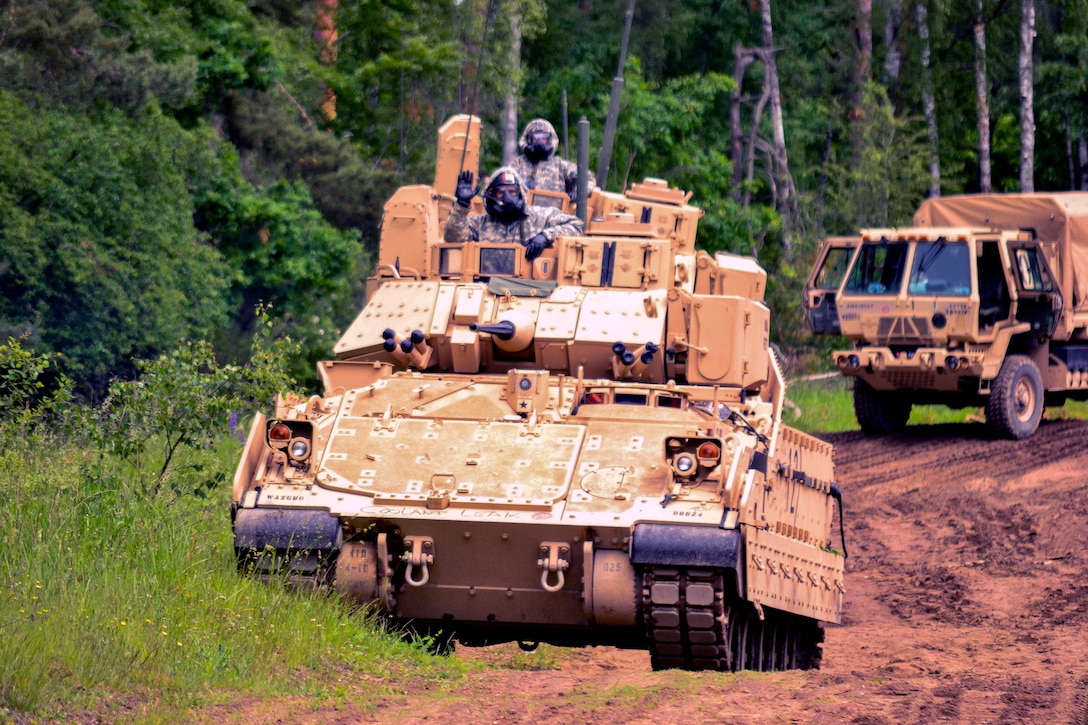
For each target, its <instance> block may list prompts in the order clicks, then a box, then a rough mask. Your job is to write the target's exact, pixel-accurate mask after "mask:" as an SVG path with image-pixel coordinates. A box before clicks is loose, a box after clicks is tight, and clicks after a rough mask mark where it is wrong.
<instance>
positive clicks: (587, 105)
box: [0, 0, 1088, 402]
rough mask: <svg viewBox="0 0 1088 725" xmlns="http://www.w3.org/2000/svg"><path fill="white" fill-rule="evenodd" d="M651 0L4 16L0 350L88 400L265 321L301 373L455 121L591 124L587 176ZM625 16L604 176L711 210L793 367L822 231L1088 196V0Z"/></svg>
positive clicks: (252, 6)
mask: <svg viewBox="0 0 1088 725" xmlns="http://www.w3.org/2000/svg"><path fill="white" fill-rule="evenodd" d="M631 5H632V3H630V2H629V0H603V1H602V0H580V1H578V2H570V1H564V2H558V1H557V2H550V3H548V2H544V1H543V0H356V1H348V0H340V2H337V0H317V1H316V2H288V1H287V0H251V1H248V2H246V1H243V0H193V1H191V2H186V3H176V2H169V1H167V0H101V1H92V0H37V1H35V2H29V0H7V2H6V3H3V6H2V7H0V341H3V340H6V339H8V338H9V337H12V338H15V339H16V340H19V341H20V344H21V345H22V346H24V347H26V348H28V349H30V350H33V351H34V352H35V353H37V354H42V355H48V356H50V357H51V358H52V359H53V360H54V361H55V363H56V364H55V367H54V369H55V371H56V372H57V373H58V374H63V375H65V376H66V377H67V378H68V379H70V380H72V381H73V382H74V383H75V392H76V394H77V395H79V396H80V397H82V398H85V399H87V400H89V401H92V402H94V401H96V400H100V399H101V398H102V396H103V395H104V393H105V391H106V389H107V386H108V384H109V381H110V380H112V379H125V378H130V377H132V376H134V375H135V374H136V372H137V370H138V367H139V366H138V364H137V363H138V361H140V360H146V359H151V358H154V357H156V356H158V355H160V354H162V353H163V352H165V351H168V350H172V349H175V348H177V347H178V346H179V345H181V344H182V343H183V341H186V340H197V339H203V340H208V341H210V342H211V343H212V347H213V348H214V350H215V352H216V354H217V356H218V357H219V358H220V360H221V361H244V359H245V358H246V356H247V355H248V354H249V350H250V339H251V338H252V336H253V332H254V330H255V328H258V327H260V325H261V324H262V322H261V317H260V313H259V312H258V311H257V310H258V303H263V304H264V305H268V306H270V307H271V315H272V317H273V319H274V320H275V326H276V333H277V334H281V335H288V336H290V337H291V338H292V339H293V340H295V341H296V342H297V343H298V344H300V345H301V350H302V354H301V355H299V356H298V360H297V363H296V367H295V369H294V371H293V374H294V376H295V377H296V379H298V380H299V381H302V382H303V384H306V383H308V382H309V381H311V380H312V378H313V362H314V361H315V360H318V359H322V358H326V357H329V356H330V354H331V351H332V344H333V342H334V341H335V339H336V338H337V336H338V333H339V331H340V329H342V328H343V327H346V325H347V324H349V323H350V321H351V319H352V317H353V315H354V314H355V312H356V310H357V308H358V307H359V306H361V304H362V301H363V280H364V279H365V278H366V276H367V275H368V274H369V273H370V270H371V266H372V263H373V259H374V258H375V252H376V248H377V243H378V236H379V231H380V224H381V209H382V204H383V203H384V201H385V200H386V199H387V198H388V197H389V196H390V194H391V193H392V191H393V190H394V189H395V188H396V187H397V186H400V185H402V184H418V183H429V182H430V180H431V179H432V178H433V164H434V153H435V148H434V146H435V138H436V136H435V131H436V129H437V127H438V126H439V125H440V124H441V123H442V122H443V121H444V120H445V119H446V118H447V117H448V116H449V115H451V114H454V113H460V112H466V111H470V110H472V111H474V112H476V113H477V114H478V115H480V116H481V117H482V119H483V122H484V137H483V162H482V168H481V169H480V171H482V172H484V173H486V172H488V171H490V170H491V169H492V168H494V167H495V166H497V165H498V164H499V163H500V161H501V160H502V159H503V157H504V155H508V154H509V153H511V152H512V145H513V141H514V136H515V135H516V133H517V132H518V131H520V128H521V127H522V126H523V125H524V123H525V122H527V121H528V120H529V119H531V118H535V117H544V118H548V119H550V120H551V121H552V122H553V123H554V124H555V125H556V127H557V128H562V127H563V125H564V123H563V122H564V118H568V119H569V128H570V129H571V131H570V138H569V140H568V139H564V141H569V148H570V149H571V153H570V154H565V155H566V156H567V157H568V158H569V157H570V156H571V154H572V153H573V149H574V148H576V139H575V138H574V128H575V124H576V121H577V119H578V118H580V117H582V116H584V117H586V118H587V119H588V120H589V122H590V127H591V138H590V149H591V159H592V163H591V167H592V168H591V171H594V170H595V167H596V164H597V159H598V157H597V153H598V150H599V148H600V145H601V139H602V134H603V131H604V127H605V116H606V112H607V108H608V105H609V93H610V90H611V87H612V84H613V78H614V77H615V76H616V73H617V70H618V68H617V62H618V59H619V55H620V45H621V37H622V33H623V28H624V23H625V15H626V13H627V11H628V8H629V7H630V6H631ZM633 6H634V12H633V14H632V16H631V31H630V43H629V48H628V53H627V56H626V62H625V64H624V67H623V73H622V75H623V78H624V81H625V83H624V87H623V95H622V103H621V110H620V114H619V119H618V126H617V135H616V141H615V145H614V148H613V151H612V154H611V157H610V158H611V164H610V167H609V172H608V183H607V188H609V189H610V190H621V189H622V188H625V187H626V185H628V184H629V183H631V182H634V181H639V180H641V179H642V178H643V177H644V176H655V177H660V178H665V179H668V180H669V181H670V182H671V183H672V184H673V185H674V186H679V187H681V188H684V189H686V190H690V191H692V192H694V199H693V203H694V204H696V205H698V206H700V207H702V208H703V209H704V210H706V216H705V217H704V219H703V221H702V223H701V228H700V237H699V242H700V246H701V247H703V248H705V249H707V250H709V251H715V250H728V251H732V252H736V253H740V254H749V255H754V256H756V257H757V258H758V259H759V260H760V262H761V263H762V264H763V265H764V267H765V268H766V269H767V270H768V272H769V274H770V283H769V300H770V303H771V305H772V309H773V320H774V323H773V324H774V328H773V330H772V338H773V339H774V341H775V342H776V343H778V344H779V345H780V347H781V348H783V349H784V350H785V351H786V353H787V354H788V355H790V356H791V357H795V358H801V359H804V358H805V357H806V355H807V354H809V353H812V352H814V351H816V345H817V343H816V342H815V341H814V340H813V339H812V338H810V337H808V336H807V335H806V334H805V331H804V327H803V324H802V321H801V319H802V318H801V310H800V287H801V285H802V284H803V283H804V277H805V276H806V275H807V271H808V266H809V265H810V264H811V261H812V257H813V255H814V253H815V251H816V248H817V246H818V243H819V240H820V239H821V238H822V237H824V236H826V235H837V234H848V233H850V232H852V231H856V230H857V229H858V228H861V227H865V226H883V225H896V224H902V223H904V222H907V221H909V219H910V215H911V213H912V211H913V210H914V209H915V208H916V207H917V205H918V203H919V202H920V201H921V200H922V199H923V198H924V197H925V196H926V195H929V194H935V193H939V194H946V195H947V194H953V193H965V192H976V191H979V190H987V189H990V188H992V189H993V190H994V191H1020V190H1033V189H1034V190H1039V191H1041V190H1071V189H1084V188H1086V181H1085V179H1086V177H1088V141H1086V138H1088V0H1055V1H1053V2H1042V1H1041V0H1039V1H1035V0H1020V2H1013V1H1012V0H971V1H970V2H954V1H953V0H823V1H811V0H809V1H807V2H806V1H804V0H774V2H773V3H772V2H771V0H637V2H636V3H633ZM560 152H561V153H563V149H561V150H560ZM823 344H827V343H826V342H825V343H823ZM810 357H811V359H814V360H815V359H819V358H818V356H810Z"/></svg>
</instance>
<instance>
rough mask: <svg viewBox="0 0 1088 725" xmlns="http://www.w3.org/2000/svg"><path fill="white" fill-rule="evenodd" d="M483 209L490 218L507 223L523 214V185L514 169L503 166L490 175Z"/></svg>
mask: <svg viewBox="0 0 1088 725" xmlns="http://www.w3.org/2000/svg"><path fill="white" fill-rule="evenodd" d="M484 209H485V210H486V211H487V213H488V215H490V216H491V218H492V219H495V220H496V221H500V222H504V223H507V224H509V223H510V222H513V221H517V220H518V219H521V218H522V217H524V216H525V213H526V212H525V187H524V184H523V183H522V181H521V177H520V176H518V174H517V172H516V171H514V170H513V169H511V168H509V167H504V168H501V169H499V170H498V171H496V172H495V173H494V174H493V175H492V176H491V181H490V182H489V183H488V185H487V189H486V190H485V191H484Z"/></svg>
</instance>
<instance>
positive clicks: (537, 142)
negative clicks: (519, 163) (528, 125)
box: [525, 133, 555, 164]
mask: <svg viewBox="0 0 1088 725" xmlns="http://www.w3.org/2000/svg"><path fill="white" fill-rule="evenodd" d="M551 141H552V138H551V134H550V133H534V134H532V136H531V137H530V139H529V143H527V144H525V158H527V159H529V160H530V161H532V162H533V163H534V164H535V163H538V162H540V161H543V160H544V159H546V158H548V157H549V156H551V155H552V153H553V152H554V151H555V147H554V146H552V143H551Z"/></svg>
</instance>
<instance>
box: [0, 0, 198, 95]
mask: <svg viewBox="0 0 1088 725" xmlns="http://www.w3.org/2000/svg"><path fill="white" fill-rule="evenodd" d="M106 5H107V7H108V4H106ZM99 7H100V6H98V5H96V4H95V3H92V2H89V1H88V0H43V1H42V2H33V3H22V2H21V3H14V2H13V3H10V4H9V7H7V8H5V11H4V12H3V13H0V38H2V42H0V88H7V89H10V90H17V91H21V92H23V93H25V94H27V95H28V96H30V97H33V98H35V99H38V100H40V101H42V102H44V103H46V104H58V105H66V106H72V107H75V108H77V109H87V108H91V107H103V108H108V107H116V108H118V109H121V110H123V111H125V112H128V113H135V112H137V111H139V110H140V109H142V108H143V107H144V106H145V105H146V104H147V103H148V102H149V101H150V100H151V99H152V98H156V99H158V100H159V101H160V102H162V103H165V104H166V105H168V106H173V107H181V106H183V105H185V104H187V103H189V102H191V101H192V99H193V94H194V93H195V90H196V86H195V71H196V64H195V63H194V62H193V60H192V59H191V58H184V57H181V58H178V57H175V58H172V59H168V60H167V61H166V62H164V59H162V58H160V57H157V55H158V54H156V53H155V52H154V49H153V48H149V47H146V46H142V44H139V43H138V42H137V41H138V36H136V35H134V34H133V33H131V32H129V30H128V29H127V28H125V27H124V26H119V25H118V24H116V23H113V22H109V21H108V20H107V18H105V17H103V16H102V15H100V14H99V13H98V10H99ZM118 15H119V16H120V17H122V18H124V19H126V20H127V19H128V18H129V15H128V13H127V12H123V13H118ZM169 27H172V26H169Z"/></svg>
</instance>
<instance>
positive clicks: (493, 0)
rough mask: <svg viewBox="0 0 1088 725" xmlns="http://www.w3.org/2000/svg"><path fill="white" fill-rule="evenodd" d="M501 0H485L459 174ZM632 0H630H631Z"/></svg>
mask: <svg viewBox="0 0 1088 725" xmlns="http://www.w3.org/2000/svg"><path fill="white" fill-rule="evenodd" d="M501 1H502V0H487V15H486V16H485V17H484V32H483V37H482V38H481V39H480V56H479V58H477V59H476V78H475V80H474V81H473V83H472V97H471V98H470V99H469V102H468V105H469V112H468V122H467V123H466V124H465V145H464V146H462V147H461V161H460V162H459V163H458V164H457V175H458V176H460V175H461V172H462V171H464V170H465V155H466V154H467V153H468V136H469V133H470V132H471V131H472V117H473V116H475V115H476V111H477V110H478V109H477V107H476V104H477V101H478V96H477V94H478V93H479V91H480V76H481V75H483V69H484V49H485V48H487V32H488V31H489V30H491V16H492V11H493V10H494V9H495V6H496V5H497V4H498V2H501ZM633 1H634V0H632V2H633Z"/></svg>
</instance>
